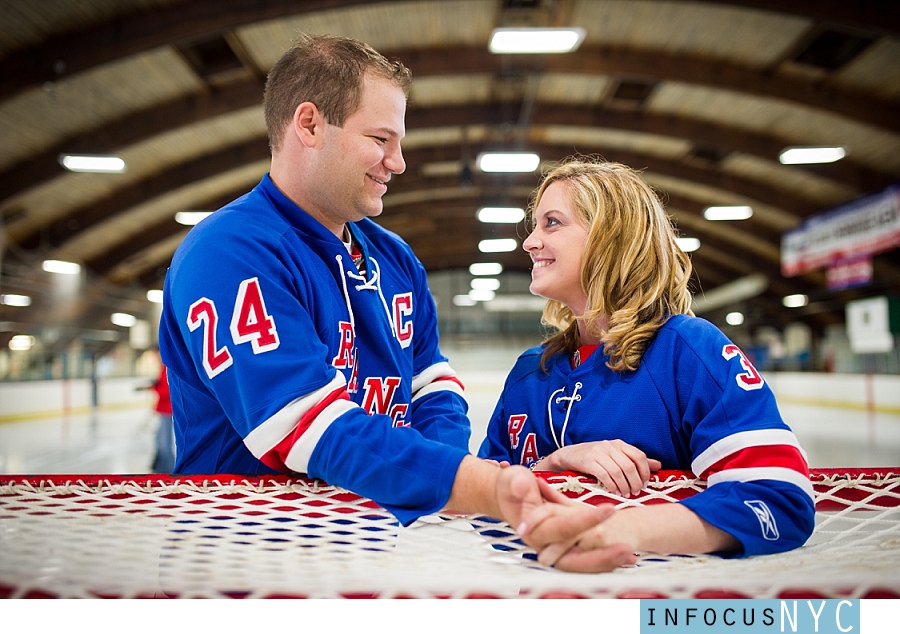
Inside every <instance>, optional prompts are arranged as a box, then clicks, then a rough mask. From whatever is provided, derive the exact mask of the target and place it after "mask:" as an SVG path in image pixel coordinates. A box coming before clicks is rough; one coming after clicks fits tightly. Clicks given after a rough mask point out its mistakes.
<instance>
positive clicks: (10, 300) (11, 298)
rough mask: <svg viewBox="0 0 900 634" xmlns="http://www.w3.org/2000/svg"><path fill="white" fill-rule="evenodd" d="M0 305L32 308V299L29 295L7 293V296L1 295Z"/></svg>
mask: <svg viewBox="0 0 900 634" xmlns="http://www.w3.org/2000/svg"><path fill="white" fill-rule="evenodd" d="M0 304H3V305H4V306H31V298H30V297H28V295H16V294H14V293H7V294H6V295H0Z"/></svg>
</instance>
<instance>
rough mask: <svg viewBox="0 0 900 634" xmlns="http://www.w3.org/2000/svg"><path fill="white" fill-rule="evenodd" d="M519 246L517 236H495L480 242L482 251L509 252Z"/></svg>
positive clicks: (479, 247)
mask: <svg viewBox="0 0 900 634" xmlns="http://www.w3.org/2000/svg"><path fill="white" fill-rule="evenodd" d="M518 246H519V243H518V242H516V239H515V238H494V239H491V240H482V241H481V242H479V243H478V250H479V251H481V252H482V253H508V252H510V251H515V250H516V248H517V247H518Z"/></svg>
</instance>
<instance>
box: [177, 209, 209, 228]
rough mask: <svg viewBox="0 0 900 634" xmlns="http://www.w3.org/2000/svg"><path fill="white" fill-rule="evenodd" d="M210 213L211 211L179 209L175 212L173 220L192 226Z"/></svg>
mask: <svg viewBox="0 0 900 634" xmlns="http://www.w3.org/2000/svg"><path fill="white" fill-rule="evenodd" d="M211 214H212V212H211V211H179V212H178V213H176V214H175V222H177V223H178V224H180V225H185V226H186V227H193V226H194V225H195V224H197V223H198V222H200V221H201V220H203V219H204V218H206V217H207V216H210V215H211Z"/></svg>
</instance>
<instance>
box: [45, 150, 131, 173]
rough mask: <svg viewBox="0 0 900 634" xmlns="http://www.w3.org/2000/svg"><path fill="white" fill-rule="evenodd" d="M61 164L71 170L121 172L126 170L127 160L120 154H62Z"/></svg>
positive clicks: (60, 157)
mask: <svg viewBox="0 0 900 634" xmlns="http://www.w3.org/2000/svg"><path fill="white" fill-rule="evenodd" d="M59 162H60V164H61V165H62V166H63V167H65V168H66V169H67V170H69V171H70V172H104V173H113V174H121V173H122V172H124V171H125V161H123V160H122V159H120V158H119V157H118V156H101V155H99V154H60V156H59Z"/></svg>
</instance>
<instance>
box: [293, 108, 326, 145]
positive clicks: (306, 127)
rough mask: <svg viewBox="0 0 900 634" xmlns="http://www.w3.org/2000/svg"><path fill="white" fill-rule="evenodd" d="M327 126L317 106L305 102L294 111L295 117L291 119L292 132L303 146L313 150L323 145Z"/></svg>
mask: <svg viewBox="0 0 900 634" xmlns="http://www.w3.org/2000/svg"><path fill="white" fill-rule="evenodd" d="M325 124H326V121H325V117H323V116H322V113H321V112H319V109H318V108H317V107H316V105H315V104H314V103H312V102H309V101H304V102H303V103H301V104H300V105H299V106H297V109H296V110H294V117H293V118H292V119H291V132H292V133H293V134H294V135H296V137H297V139H298V140H299V141H300V143H301V144H303V145H304V146H306V147H309V148H313V147H317V146H319V145H320V144H321V143H322V137H323V134H324V132H325Z"/></svg>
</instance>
